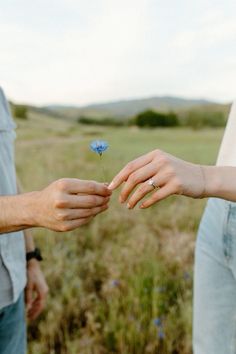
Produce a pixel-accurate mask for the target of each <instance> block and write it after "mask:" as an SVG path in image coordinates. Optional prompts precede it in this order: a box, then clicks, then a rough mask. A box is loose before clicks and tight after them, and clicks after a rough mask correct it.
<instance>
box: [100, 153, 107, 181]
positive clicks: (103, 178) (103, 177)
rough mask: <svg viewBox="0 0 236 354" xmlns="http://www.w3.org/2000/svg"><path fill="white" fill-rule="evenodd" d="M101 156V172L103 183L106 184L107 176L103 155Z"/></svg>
mask: <svg viewBox="0 0 236 354" xmlns="http://www.w3.org/2000/svg"><path fill="white" fill-rule="evenodd" d="M99 156H100V165H101V170H102V182H103V183H105V182H106V176H105V169H104V166H103V163H102V153H101V154H99Z"/></svg>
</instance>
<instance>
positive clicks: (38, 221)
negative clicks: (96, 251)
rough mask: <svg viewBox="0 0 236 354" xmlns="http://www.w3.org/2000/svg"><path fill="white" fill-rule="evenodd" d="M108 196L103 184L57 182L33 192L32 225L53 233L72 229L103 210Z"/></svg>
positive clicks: (85, 222)
mask: <svg viewBox="0 0 236 354" xmlns="http://www.w3.org/2000/svg"><path fill="white" fill-rule="evenodd" d="M35 193H36V194H35ZM111 194H112V192H111V191H110V190H109V189H108V187H107V186H106V185H105V184H103V183H98V182H95V181H85V180H79V179H76V178H62V179H59V180H57V181H55V182H53V183H51V184H50V185H49V186H48V187H46V188H45V189H43V190H42V191H40V192H34V193H33V201H34V203H33V205H32V215H33V216H32V221H33V225H34V226H43V227H46V228H48V229H51V230H54V231H71V230H74V229H76V228H77V227H79V226H81V225H84V224H87V223H88V222H89V221H91V220H92V219H93V218H94V216H96V215H97V214H99V213H101V212H103V211H105V210H106V209H107V208H108V203H109V200H110V196H111Z"/></svg>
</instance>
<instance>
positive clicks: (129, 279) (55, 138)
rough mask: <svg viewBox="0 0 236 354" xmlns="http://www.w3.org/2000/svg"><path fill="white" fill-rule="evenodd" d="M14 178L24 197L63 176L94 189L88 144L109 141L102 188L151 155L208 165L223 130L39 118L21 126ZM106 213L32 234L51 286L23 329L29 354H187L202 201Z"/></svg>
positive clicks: (95, 166)
mask: <svg viewBox="0 0 236 354" xmlns="http://www.w3.org/2000/svg"><path fill="white" fill-rule="evenodd" d="M18 126H19V127H18V139H17V141H16V159H17V172H18V175H19V177H20V179H21V181H22V184H23V186H24V188H25V190H26V191H30V190H38V189H41V188H43V187H44V186H46V185H47V184H48V183H50V182H51V181H53V180H55V179H58V178H61V177H78V178H85V179H96V180H100V179H101V178H102V177H101V169H100V165H99V158H98V156H96V155H94V154H93V153H92V152H91V151H90V150H89V143H90V141H91V140H93V139H97V138H102V139H105V140H107V141H108V142H109V144H110V149H109V151H108V152H107V153H106V154H105V155H104V159H103V164H104V167H105V170H106V171H105V172H106V179H107V181H109V180H111V179H112V177H113V175H114V174H116V172H117V171H119V169H120V168H121V167H123V166H124V164H126V163H127V162H128V161H129V160H131V159H133V158H134V157H136V156H138V155H140V154H143V153H145V152H147V151H150V150H152V149H155V148H157V147H158V148H161V149H164V150H166V151H168V152H170V153H172V154H174V155H176V156H178V157H181V158H184V159H188V160H190V161H193V162H201V163H206V164H208V163H209V164H211V163H214V161H215V158H216V154H217V149H218V147H219V143H220V139H221V137H222V134H223V131H222V130H201V131H192V130H183V129H172V130H171V129H162V130H161V129H156V130H138V129H136V128H101V127H99V128H98V127H95V126H90V127H85V126H80V125H78V124H74V125H73V123H69V122H68V123H67V122H65V121H62V120H56V119H53V118H47V117H44V116H37V115H34V116H31V117H30V119H29V120H28V121H19V122H18ZM117 197H118V194H117V193H114V195H113V198H112V201H111V206H110V209H109V210H108V211H107V212H106V213H105V214H103V215H101V216H99V217H97V218H96V219H95V220H94V221H93V222H92V223H91V224H90V225H89V226H86V227H83V228H80V229H78V230H76V231H74V232H71V233H61V234H56V233H53V232H51V231H47V230H44V229H38V230H35V232H34V233H35V238H36V242H37V244H38V245H39V246H40V247H41V248H42V251H43V254H44V256H45V261H44V262H43V264H42V267H43V269H44V271H45V274H46V277H47V281H48V283H49V287H50V294H49V299H48V303H47V308H46V310H45V312H44V313H43V314H42V315H41V317H40V318H39V319H38V320H37V321H36V322H35V323H33V324H31V325H30V326H29V353H31V354H65V353H68V354H79V353H81V354H107V353H120V354H144V353H160V354H167V353H168V354H170V353H172V354H190V353H192V351H191V320H192V274H193V260H194V257H193V252H194V244H195V237H196V230H197V227H198V223H199V220H200V217H201V213H202V210H203V208H204V205H205V201H203V200H192V199H188V198H185V197H171V198H169V199H167V200H165V201H163V202H161V203H160V204H158V205H156V206H155V207H153V208H150V209H148V210H145V211H141V210H134V211H128V210H127V209H126V208H125V207H124V206H121V205H119V203H118V201H117Z"/></svg>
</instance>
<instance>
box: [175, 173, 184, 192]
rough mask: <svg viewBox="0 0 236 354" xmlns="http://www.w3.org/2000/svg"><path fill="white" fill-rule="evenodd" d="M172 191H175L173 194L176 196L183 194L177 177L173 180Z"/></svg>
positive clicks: (180, 182)
mask: <svg viewBox="0 0 236 354" xmlns="http://www.w3.org/2000/svg"><path fill="white" fill-rule="evenodd" d="M173 184H174V189H175V191H176V192H175V193H176V194H182V193H183V183H182V181H181V180H180V179H179V178H178V177H176V178H175V179H174V183H173Z"/></svg>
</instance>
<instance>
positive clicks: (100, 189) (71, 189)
mask: <svg viewBox="0 0 236 354" xmlns="http://www.w3.org/2000/svg"><path fill="white" fill-rule="evenodd" d="M63 182H64V184H65V190H66V191H67V192H68V193H70V194H78V193H82V194H89V195H99V196H102V197H107V196H110V195H111V193H112V192H111V191H110V190H109V189H108V186H107V185H105V184H104V183H99V182H96V181H87V180H81V179H77V178H65V179H63V180H62V183H63Z"/></svg>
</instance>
